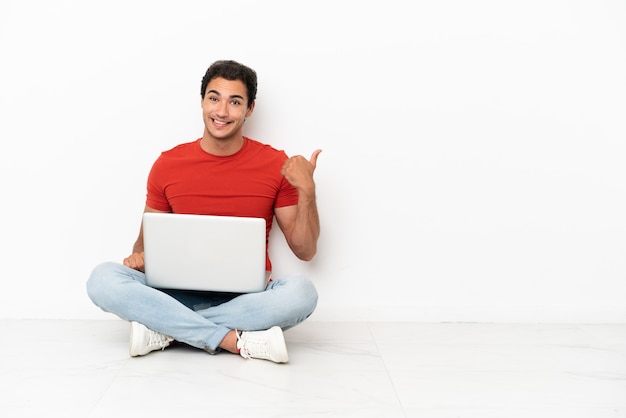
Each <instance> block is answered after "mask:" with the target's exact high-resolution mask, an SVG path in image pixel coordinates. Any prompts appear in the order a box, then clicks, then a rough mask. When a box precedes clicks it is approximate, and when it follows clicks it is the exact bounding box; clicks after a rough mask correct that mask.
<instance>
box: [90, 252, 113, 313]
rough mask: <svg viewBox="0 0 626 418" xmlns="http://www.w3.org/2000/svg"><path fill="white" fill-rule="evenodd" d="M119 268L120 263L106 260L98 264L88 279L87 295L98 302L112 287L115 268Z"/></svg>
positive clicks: (97, 303)
mask: <svg viewBox="0 0 626 418" xmlns="http://www.w3.org/2000/svg"><path fill="white" fill-rule="evenodd" d="M118 268H119V264H117V263H113V262H105V263H102V264H99V265H97V266H96V267H94V269H93V270H92V271H91V274H90V275H89V278H88V279H87V285H86V286H87V295H88V296H89V298H90V299H91V300H92V301H93V302H94V303H95V304H96V305H99V301H100V300H101V299H102V297H103V296H104V295H105V294H106V292H107V289H109V288H110V284H111V276H113V275H114V274H115V270H117V269H118Z"/></svg>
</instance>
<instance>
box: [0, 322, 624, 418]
mask: <svg viewBox="0 0 626 418" xmlns="http://www.w3.org/2000/svg"><path fill="white" fill-rule="evenodd" d="M128 331H129V326H128V324H127V323H125V322H123V321H121V320H105V321H52V320H50V321H43V320H42V321H35V320H0V333H1V335H2V338H3V344H2V346H1V347H2V348H1V349H0V389H1V392H0V415H1V416H3V417H10V418H13V417H36V416H42V417H43V416H45V417H63V418H70V417H80V418H96V417H116V418H117V417H172V416H178V417H183V416H188V417H191V416H198V417H200V416H202V417H228V418H233V417H255V418H256V417H359V418H362V417H377V418H378V417H384V418H393V417H428V418H444V417H445V418H450V417H472V418H478V417H479V418H491V417H498V418H501V417H506V418H509V417H511V418H517V417H532V418H542V417H550V418H559V417H566V418H577V417H589V418H605V417H626V324H623V325H576V324H570V325H545V324H544V325H541V324H508V325H507V324H464V323H462V324H456V323H454V324H452V323H444V324H421V323H324V322H315V321H309V322H305V323H303V324H301V325H300V326H299V327H296V328H294V329H292V330H290V331H287V332H286V333H285V337H286V339H287V344H288V347H289V355H290V362H289V363H288V364H285V365H278V364H274V363H271V362H268V361H263V360H244V359H242V358H240V357H238V356H235V355H231V354H219V355H217V356H211V355H209V354H207V353H205V352H203V351H200V350H196V349H192V348H190V347H187V346H183V345H178V346H174V347H169V348H167V349H166V350H164V351H157V352H153V353H150V354H149V355H147V356H144V357H138V358H130V357H129V355H128Z"/></svg>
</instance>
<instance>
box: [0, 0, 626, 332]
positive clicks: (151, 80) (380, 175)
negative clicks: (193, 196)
mask: <svg viewBox="0 0 626 418" xmlns="http://www.w3.org/2000/svg"><path fill="white" fill-rule="evenodd" d="M217 59H235V60H238V61H241V62H242V63H244V64H247V65H249V66H251V67H252V68H254V69H255V70H256V71H257V73H258V76H259V93H258V97H257V105H256V109H255V113H254V115H253V116H252V118H251V119H249V120H248V123H247V128H246V131H245V132H246V134H247V135H248V136H250V137H252V138H255V139H258V140H260V141H262V142H267V143H270V144H272V145H273V146H275V147H276V148H279V149H284V150H285V151H286V152H287V153H288V154H290V155H293V154H303V155H306V156H307V157H308V156H310V154H311V152H312V151H313V150H315V149H316V148H322V149H323V152H322V154H321V155H320V157H319V161H318V168H317V171H316V174H315V176H316V181H317V186H318V205H319V211H320V216H321V221H322V236H321V238H320V242H319V252H318V255H317V258H316V259H315V260H314V261H313V262H311V263H308V264H307V263H303V262H300V261H297V260H296V259H295V258H294V257H293V256H292V255H291V254H290V253H289V252H288V250H287V248H286V246H285V244H284V241H283V240H282V237H281V236H280V235H278V234H276V233H275V232H278V230H276V231H273V234H272V239H273V245H272V248H271V251H272V258H273V262H274V266H275V274H277V275H280V274H281V273H283V272H304V273H306V274H308V275H310V276H311V278H312V279H313V280H314V281H315V282H316V284H317V286H318V290H319V292H320V303H319V306H318V310H317V311H316V313H315V315H314V317H315V318H318V319H325V320H354V319H362V320H403V319H406V320H418V321H546V322H549V321H579V322H580V321H583V322H585V321H586V322H616V321H622V322H623V321H626V262H625V254H626V251H625V250H626V238H625V233H626V219H625V214H626V181H625V180H626V164H624V160H625V156H626V155H625V153H626V141H625V139H626V123H625V122H626V120H625V119H626V118H625V116H626V3H625V2H623V1H618V0H612V1H611V0H608V1H596V0H587V1H584V0H581V1H566V0H563V1H556V0H541V1H539V0H537V1H507V2H503V1H496V0H494V1H487V0H478V1H464V0H459V1H399V0H388V1H338V0H335V1H329V0H323V1H320V0H318V1H315V2H306V3H304V2H297V1H286V0H285V1H252V0H243V1H242V0H240V1H237V2H225V1H220V2H217V1H208V0H202V1H177V2H170V1H119V0H113V1H111V0H108V1H99V2H98V1H82V0H81V1H79V0H76V1H70V0H57V1H53V2H49V1H45V0H20V1H17V0H15V1H7V0H0V140H1V144H2V150H1V151H0V196H1V197H0V198H1V205H0V210H1V213H2V217H1V218H0V233H1V238H0V240H1V243H2V248H1V249H0V262H1V267H0V268H1V270H0V271H1V272H0V274H1V279H2V291H1V292H0V317H8V318H110V317H111V315H110V314H105V313H103V312H101V311H100V310H99V309H98V308H96V307H95V306H94V305H92V304H91V302H90V301H89V299H88V298H87V295H86V292H85V281H86V280H87V277H88V275H89V273H90V271H91V269H92V268H93V267H94V266H95V265H96V264H97V263H99V262H102V261H109V260H112V261H121V260H122V258H123V257H125V256H126V255H128V253H129V252H130V249H131V247H132V244H133V242H134V240H135V238H136V236H137V232H138V228H139V222H140V216H141V211H142V209H143V205H144V199H145V181H146V176H147V174H148V170H149V168H150V166H151V164H152V162H153V161H154V159H155V158H156V157H157V156H158V155H159V153H160V152H161V151H163V150H165V149H169V148H171V147H173V146H174V145H176V144H178V143H181V142H188V141H191V140H194V139H196V138H198V137H200V136H201V134H202V129H203V125H202V121H201V110H200V81H201V78H202V76H203V75H204V72H205V70H206V68H207V67H208V65H209V64H210V63H211V62H213V61H214V60H217Z"/></svg>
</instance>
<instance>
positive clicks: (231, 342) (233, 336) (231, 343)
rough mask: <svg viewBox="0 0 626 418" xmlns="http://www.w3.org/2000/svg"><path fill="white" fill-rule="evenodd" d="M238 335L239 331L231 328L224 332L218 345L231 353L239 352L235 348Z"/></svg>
mask: <svg viewBox="0 0 626 418" xmlns="http://www.w3.org/2000/svg"><path fill="white" fill-rule="evenodd" d="M238 336H239V331H237V330H235V329H232V330H230V331H229V332H228V334H226V336H225V337H224V339H223V340H222V342H221V343H220V344H219V347H220V348H221V349H223V350H226V351H228V352H230V353H233V354H239V349H238V348H237V340H238V338H237V337H238Z"/></svg>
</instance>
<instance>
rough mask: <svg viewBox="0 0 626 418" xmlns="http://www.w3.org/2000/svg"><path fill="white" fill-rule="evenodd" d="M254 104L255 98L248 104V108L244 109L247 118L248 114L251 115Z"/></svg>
mask: <svg viewBox="0 0 626 418" xmlns="http://www.w3.org/2000/svg"><path fill="white" fill-rule="evenodd" d="M255 104H256V100H255V101H254V102H252V103H250V106H249V107H248V110H247V111H246V117H247V118H249V117H250V115H252V112H254V105H255Z"/></svg>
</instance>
